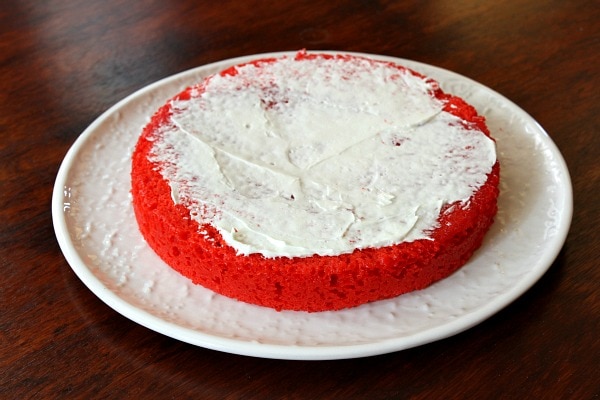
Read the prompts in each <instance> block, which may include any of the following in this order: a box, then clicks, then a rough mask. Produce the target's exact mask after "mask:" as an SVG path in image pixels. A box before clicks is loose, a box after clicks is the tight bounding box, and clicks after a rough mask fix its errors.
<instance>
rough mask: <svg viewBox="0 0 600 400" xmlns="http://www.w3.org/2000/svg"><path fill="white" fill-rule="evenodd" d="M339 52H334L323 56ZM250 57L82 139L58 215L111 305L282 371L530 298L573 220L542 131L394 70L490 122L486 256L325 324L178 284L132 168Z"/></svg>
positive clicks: (451, 78)
mask: <svg viewBox="0 0 600 400" xmlns="http://www.w3.org/2000/svg"><path fill="white" fill-rule="evenodd" d="M329 53H335V52H329ZM283 54H288V55H289V54H294V53H270V54H260V55H255V56H246V57H240V58H235V59H230V60H225V61H221V62H217V63H214V64H209V65H205V66H202V67H199V68H195V69H192V70H189V71H186V72H183V73H180V74H177V75H174V76H172V77H169V78H166V79H163V80H161V81H158V82H156V83H154V84H152V85H150V86H147V87H145V88H143V89H141V90H139V91H137V92H136V93H134V94H132V95H130V96H129V97H127V98H125V99H124V100H122V101H120V102H119V103H117V104H116V105H114V106H113V107H112V108H110V109H109V110H108V111H106V112H105V113H104V114H102V115H101V116H100V117H99V118H98V119H97V120H96V121H94V122H93V123H92V124H91V125H90V126H89V127H88V128H87V129H86V130H85V131H84V132H83V133H82V134H81V136H80V137H79V138H78V139H77V140H76V142H75V143H74V144H73V146H72V147H71V149H70V150H69V152H68V153H67V155H66V157H65V159H64V161H63V163H62V165H61V167H60V170H59V173H58V176H57V178H56V183H55V186H54V192H53V198H52V216H53V222H54V228H55V232H56V236H57V238H58V242H59V244H60V247H61V249H62V251H63V253H64V255H65V258H66V259H67V261H68V263H69V264H70V266H71V267H72V269H73V271H74V272H75V273H76V274H77V276H78V277H79V278H80V279H81V280H82V281H83V283H84V284H85V285H86V286H87V287H88V288H89V289H90V290H91V291H92V292H93V293H94V294H95V295H96V296H98V297H99V298H100V299H101V300H103V301H104V302H105V303H106V304H107V305H108V306H110V307H112V308H113V309H114V310H116V311H117V312H119V313H120V314H122V315H124V316H125V317H127V318H129V319H131V320H133V321H135V322H137V323H139V324H141V325H143V326H145V327H147V328H149V329H152V330H154V331H156V332H160V333H162V334H164V335H167V336H170V337H172V338H175V339H178V340H181V341H184V342H187V343H190V344H193V345H198V346H202V347H205V348H209V349H214V350H219V351H224V352H229V353H235V354H242V355H249V356H256V357H264V358H279V359H302V360H323V359H341V358H353V357H364V356H371V355H377V354H383V353H388V352H393V351H398V350H403V349H407V348H410V347H414V346H418V345H422V344H425V343H429V342H432V341H435V340H439V339H442V338H445V337H448V336H451V335H454V334H457V333H459V332H462V331H464V330H466V329H468V328H470V327H472V326H474V325H476V324H478V323H480V322H481V321H483V320H485V319H486V318H488V317H490V316H491V315H493V314H494V313H496V312H498V311H499V310H501V309H502V308H504V307H505V306H507V305H508V304H509V303H511V302H512V301H513V300H515V299H516V298H517V297H519V296H520V295H521V294H523V293H524V292H525V291H526V290H528V289H529V288H530V287H531V286H532V285H533V284H534V283H535V282H536V281H537V280H538V279H539V278H540V277H541V276H542V275H543V274H544V272H546V270H547V269H548V268H549V267H550V266H551V264H552V262H553V261H554V259H555V258H556V256H557V255H558V252H559V251H560V249H561V248H562V245H563V244H564V241H565V239H566V236H567V233H568V230H569V226H570V223H571V217H572V208H573V204H572V202H573V199H572V189H571V181H570V178H569V172H568V170H567V167H566V165H565V162H564V160H563V158H562V156H561V154H560V152H559V151H558V149H557V148H556V146H555V145H554V143H553V142H552V140H551V139H550V138H549V137H548V135H547V134H546V132H545V131H544V130H543V128H542V127H541V126H540V125H539V124H537V123H536V121H535V120H534V119H533V118H531V117H530V116H529V115H528V114H527V113H526V112H525V111H523V110H522V109H521V108H519V107H518V106H517V105H515V104H514V103H512V102H511V101H509V100H508V99H506V98H505V97H503V96H501V95H500V94H498V93H496V92H494V91H493V90H491V89H489V88H487V87H485V86H483V85H481V84H479V83H477V82H474V81H472V80H470V79H468V78H465V77H463V76H461V75H458V74H456V73H453V72H450V71H447V70H444V69H440V68H437V67H434V66H430V65H426V64H422V63H418V62H415V61H410V60H404V59H398V58H393V57H386V56H379V55H370V54H361V53H347V54H355V55H362V56H368V57H372V58H376V59H382V60H387V61H393V62H396V63H399V64H402V65H404V66H407V67H409V68H412V69H413V70H415V71H418V72H421V73H423V74H425V75H427V76H429V77H432V78H434V79H437V80H438V82H440V85H441V87H442V89H443V90H444V91H446V92H449V93H453V94H455V95H458V96H460V97H462V98H464V99H465V100H466V101H467V102H469V103H471V104H472V105H474V106H475V107H476V108H477V109H478V111H479V113H481V114H483V115H485V117H486V118H487V122H488V126H489V128H490V131H491V132H492V135H493V136H494V138H495V139H496V141H497V149H498V157H499V160H500V164H501V184H500V190H501V193H500V197H499V200H498V206H499V211H498V215H497V218H496V222H495V224H494V225H493V227H492V229H491V230H490V232H489V233H488V234H487V236H486V238H485V241H484V243H483V246H482V247H481V248H480V249H479V251H477V252H476V253H475V255H474V256H473V258H472V259H471V260H470V261H469V262H468V263H467V264H466V265H465V266H464V267H463V268H461V269H460V270H459V271H458V272H456V273H455V274H453V275H452V276H450V277H448V278H446V279H444V280H442V281H440V282H437V283H436V284H434V285H432V286H430V287H429V288H427V289H424V290H421V291H418V292H413V293H409V294H406V295H403V296H399V297H397V298H394V299H390V300H384V301H379V302H374V303H370V304H365V305H363V306H360V307H356V308H352V309H347V310H342V311H335V312H322V313H305V312H292V311H283V312H277V311H274V310H271V309H268V308H263V307H258V306H254V305H249V304H245V303H241V302H238V301H235V300H232V299H229V298H226V297H223V296H220V295H218V294H216V293H214V292H212V291H210V290H207V289H205V288H203V287H201V286H197V285H193V284H192V283H191V282H190V281H188V280H187V279H186V278H184V277H182V276H180V275H179V274H177V273H176V272H174V271H173V270H171V268H169V267H168V266H167V265H166V264H165V263H164V262H162V261H161V260H160V259H159V258H158V257H157V256H156V255H155V254H154V253H153V251H152V250H151V249H150V248H149V247H148V246H147V245H146V243H145V241H144V240H143V238H142V236H141V234H140V233H139V232H138V229H137V224H136V221H135V217H134V215H133V208H132V205H131V198H130V193H129V191H130V181H129V179H130V177H129V172H130V157H131V153H132V150H133V147H134V145H135V143H136V141H137V138H138V136H139V134H140V133H141V128H142V127H143V126H144V125H145V124H146V123H147V121H148V120H149V118H150V116H151V115H152V114H153V113H154V111H155V110H156V109H158V107H160V106H161V105H162V104H164V103H165V102H166V101H167V100H168V99H169V98H170V97H172V96H173V95H175V94H177V93H179V92H180V91H181V90H183V89H184V88H185V87H186V86H189V85H191V84H193V83H196V82H198V81H200V80H202V79H203V77H205V76H207V75H209V74H212V73H216V72H218V71H220V70H222V69H224V68H226V67H228V66H231V65H234V64H239V63H242V62H247V61H250V60H252V59H256V58H262V57H273V56H275V57H276V56H281V55H283Z"/></svg>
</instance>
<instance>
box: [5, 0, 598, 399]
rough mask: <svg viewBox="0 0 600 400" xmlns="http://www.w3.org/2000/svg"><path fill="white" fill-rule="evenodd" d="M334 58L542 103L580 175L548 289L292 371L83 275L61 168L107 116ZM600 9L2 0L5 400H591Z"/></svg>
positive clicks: (243, 0)
mask: <svg viewBox="0 0 600 400" xmlns="http://www.w3.org/2000/svg"><path fill="white" fill-rule="evenodd" d="M301 48H307V49H325V50H343V51H358V52H367V53H375V54H385V55H390V56H396V57H402V58H408V59H413V60H416V61H421V62H425V63H429V64H433V65H437V66H440V67H443V68H446V69H450V70H453V71H455V72H458V73H460V74H463V75H466V76H468V77H470V78H472V79H474V80H476V81H479V82H481V83H483V84H485V85H487V86H489V87H491V88H493V89H494V90H496V91H498V92H500V93H502V94H503V95H505V96H506V97H508V98H509V99H511V100H512V101H514V102H515V103H517V104H518V105H519V106H521V107H522V108H523V109H525V110H526V111H528V112H529V113H530V114H531V115H532V116H533V117H534V118H535V119H536V120H537V121H538V122H539V123H540V124H541V125H542V126H543V127H544V128H545V129H546V130H547V132H548V133H549V135H550V136H551V138H552V139H553V140H554V142H555V143H556V144H557V146H558V147H559V149H560V150H561V152H562V154H563V156H564V158H565V159H566V162H567V164H568V167H569V170H570V173H571V176H572V180H573V189H574V207H575V208H574V215H573V223H572V227H571V231H570V234H569V236H568V238H567V241H566V244H565V245H564V248H563V249H562V251H561V252H560V254H559V256H558V258H557V260H556V261H555V262H554V263H553V265H552V266H551V268H550V269H549V271H548V272H547V273H546V274H545V275H544V276H543V277H542V278H541V280H540V281H539V282H538V283H537V284H536V285H535V286H534V287H533V288H532V289H531V290H529V291H528V292H526V293H525V294H524V295H523V296H522V297H520V298H519V299H518V300H517V301H515V302H514V303H513V304H511V305H510V306H508V307H507V308H506V309H504V310H502V311H501V312H499V313H498V314H496V315H495V316H493V317H491V318H490V319H488V320H486V321H484V322H483V323H481V324H480V325H478V326H476V327H474V328H472V329H470V330H468V331H466V332H463V333H461V334H459V335H456V336H453V337H451V338H448V339H445V340H441V341H438V342H435V343H431V344H428V345H425V346H421V347H418V348H414V349H410V350H405V351H400V352H396V353H392V354H386V355H381V356H375V357H369V358H363V359H350V360H338V361H281V360H269V359H259V358H252V357H245V356H238V355H232V354H227V353H221V352H217V351H213V350H207V349H203V348H200V347H195V346H192V345H188V344H185V343H182V342H179V341H177V340H174V339H170V338H168V337H165V336H163V335H160V334H158V333H155V332H153V331H150V330H148V329H146V328H144V327H142V326H139V325H137V324H135V323H133V322H131V321H129V320H128V319H126V318H124V317H122V316H121V315H119V314H118V313H116V312H115V311H113V310H112V309H110V308H109V307H107V306H106V305H105V304H104V303H103V302H102V301H100V300H99V299H98V298H96V297H95V296H94V295H93V294H92V293H91V292H90V291H89V290H88V289H87V288H86V287H85V286H84V285H83V283H82V282H81V281H80V280H79V279H78V278H77V277H76V276H75V274H74V273H73V271H72V270H71V268H70V267H69V265H68V264H67V262H66V261H65V259H64V257H63V255H62V253H61V251H60V249H59V247H58V244H57V241H56V238H55V236H54V232H53V228H52V219H51V214H50V202H51V192H52V187H53V183H54V179H55V177H56V173H57V171H58V167H59V164H60V162H61V160H62V159H63V157H64V156H65V153H66V152H67V150H68V149H69V147H70V146H71V145H72V144H73V142H74V141H75V140H76V138H77V137H78V135H79V134H80V133H81V132H82V131H83V130H84V129H85V128H86V127H87V126H88V125H89V124H90V123H91V122H92V121H93V120H94V119H95V118H96V117H98V116H99V115H100V114H101V113H102V112H103V111H105V110H106V109H107V108H108V107H110V106H111V105H113V104H114V103H115V102H117V101H118V100H120V99H122V98H123V97H125V96H126V95H128V94H130V93H132V92H134V91H135V90H137V89H139V88H142V87H144V86H145V85H147V84H150V83H152V82H154V81H156V80H158V79H160V78H164V77H167V76H170V75H172V74H174V73H177V72H180V71H184V70H186V69H189V68H192V67H196V66H200V65H203V64H206V63H210V62H213V61H218V60H222V59H227V58H231V57H237V56H242V55H248V54H256V53H263V52H272V51H280V50H298V49H301ZM599 54H600V7H598V5H597V3H595V2H593V1H585V0H579V1H562V0H555V1H542V2H538V1H533V0H532V1H525V0H521V1H519V0H508V1H502V2H491V1H490V2H475V1H441V0H440V1H428V2H417V1H415V2H393V1H344V0H334V1H328V2H325V1H323V2H316V1H315V2H308V1H304V2H297V1H271V2H267V1H263V2H261V1H250V0H237V1H230V0H224V1H219V2H208V1H204V2H197V1H191V0H174V1H164V0H160V1H158V0H157V1H145V2H142V1H125V0H109V1H86V0H78V1H76V0H73V1H65V0H62V1H60V0H51V1H37V0H36V1H34V0H28V1H25V0H21V1H14V2H13V1H7V2H4V3H3V5H2V7H0V96H1V100H0V133H1V135H2V139H1V141H0V155H1V158H2V164H1V167H0V171H1V172H0V185H1V186H0V196H1V201H0V204H1V207H0V213H1V214H0V215H1V216H0V273H1V280H0V301H1V304H0V307H1V308H0V398H5V399H18V398H19V399H20V398H174V399H175V398H176V399H184V398H215V399H238V398H249V399H270V398H291V399H316V398H335V399H350V398H352V399H354V398H368V399H372V400H374V399H388V398H400V399H402V398H406V399H439V398H479V399H487V398H507V399H526V398H532V399H555V398H556V399H591V398H599V396H600V373H599V372H598V366H599V365H600V323H599V318H600V297H599V293H600V268H599V267H600V263H599V261H600V258H599V256H598V247H599V245H600V240H599V235H598V231H599V230H598V226H599V225H600V220H599V218H598V215H599V206H600V201H599V196H598V192H599V190H600V182H599V181H600V166H599V165H600V164H599V163H598V158H599V156H600V146H599V139H598V137H599V133H600V117H599V115H600V107H599V106H600V96H599V94H598V93H599V90H600V58H599Z"/></svg>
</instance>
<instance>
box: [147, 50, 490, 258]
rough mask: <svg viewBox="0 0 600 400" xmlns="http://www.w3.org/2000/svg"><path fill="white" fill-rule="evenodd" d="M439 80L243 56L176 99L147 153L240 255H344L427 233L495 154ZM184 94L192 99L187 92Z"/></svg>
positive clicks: (347, 60)
mask: <svg viewBox="0 0 600 400" xmlns="http://www.w3.org/2000/svg"><path fill="white" fill-rule="evenodd" d="M436 88H437V84H436V83H435V82H433V81H431V80H429V79H426V78H424V77H422V76H419V75H417V74H415V73H413V72H412V71H409V70H407V69H404V68H402V67H397V66H394V65H390V64H389V63H384V62H378V61H374V60H369V59H365V58H360V57H342V58H340V57H296V58H293V57H292V58H288V57H284V58H281V59H277V60H264V61H261V62H255V63H249V64H245V65H242V66H237V67H234V68H232V69H229V70H227V71H224V72H223V73H221V74H216V75H213V76H211V77H209V78H207V79H206V80H205V81H204V82H202V83H200V84H198V85H197V86H195V87H192V88H191V89H189V91H188V93H189V95H190V96H185V97H182V96H180V97H178V98H175V99H173V100H172V101H171V102H170V108H171V116H170V119H169V121H167V122H166V123H164V124H163V125H162V126H161V127H160V128H159V129H158V131H157V132H156V137H155V141H154V144H153V151H152V155H151V161H153V162H156V163H157V164H158V165H159V168H160V172H161V174H162V176H163V177H164V178H165V179H166V180H167V181H168V182H169V184H170V186H171V194H172V198H173V201H174V202H175V203H178V204H183V205H185V206H186V207H188V208H189V209H190V211H191V215H192V218H194V219H196V220H197V221H198V222H199V223H200V224H201V225H203V224H207V223H208V224H211V225H212V226H214V227H215V228H216V229H217V230H218V231H219V232H220V234H221V235H222V236H223V238H224V240H225V241H226V242H227V243H228V244H229V245H230V246H232V247H233V248H235V249H236V251H237V252H238V253H240V254H251V253H260V254H262V255H264V256H266V257H279V256H289V257H292V256H312V255H315V254H318V255H337V254H342V253H349V252H352V251H354V250H355V249H357V248H359V249H360V248H368V247H382V246H389V245H393V244H398V243H401V242H405V241H414V240H417V239H429V236H428V235H429V233H430V232H431V231H432V230H433V229H435V228H436V227H437V225H436V224H437V219H438V217H439V215H440V212H441V210H442V207H443V206H444V205H446V204H453V203H457V202H458V203H463V204H464V203H465V202H467V201H468V199H469V198H470V197H471V196H472V194H473V193H474V192H475V191H476V190H477V189H478V188H479V187H480V186H481V185H483V184H484V183H485V181H486V179H487V174H488V173H489V172H490V171H491V169H492V166H493V165H494V163H495V161H496V152H495V145H494V142H493V140H492V139H490V138H489V137H488V136H486V135H485V134H484V133H483V132H481V131H480V130H478V129H475V128H474V127H472V126H469V125H468V124H465V123H464V121H461V120H460V119H459V118H458V117H456V116H454V115H452V114H450V113H448V112H446V111H444V110H443V108H444V102H443V101H442V100H439V99H438V98H436V97H435V96H434V95H433V92H434V90H435V89H436ZM188 97H189V98H188Z"/></svg>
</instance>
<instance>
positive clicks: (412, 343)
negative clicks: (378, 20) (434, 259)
mask: <svg viewBox="0 0 600 400" xmlns="http://www.w3.org/2000/svg"><path fill="white" fill-rule="evenodd" d="M296 53H297V52H296V51H284V52H269V53H261V54H253V55H245V56H239V57H234V58H229V59H225V60H220V61H216V62H212V63H208V64H205V65H201V66H197V67H194V68H191V69H188V70H185V71H182V72H179V73H176V74H173V75H170V76H167V77H165V78H162V79H159V80H157V81H155V82H153V83H151V84H149V85H146V86H144V87H142V88H140V89H137V90H135V91H134V92H133V93H131V94H129V95H128V96H126V97H124V98H123V99H121V100H120V101H118V102H117V103H115V104H114V105H112V106H111V107H109V108H108V109H107V110H106V111H104V112H103V113H101V114H100V115H99V116H98V117H97V118H96V119H95V120H94V121H93V122H92V123H91V124H90V125H89V126H88V127H87V128H86V129H85V130H84V131H83V132H82V133H81V134H80V135H79V136H78V137H77V139H76V140H75V142H74V143H73V144H72V145H71V147H70V148H69V150H68V151H67V153H66V155H65V157H64V159H63V160H62V162H61V164H60V167H59V170H58V173H57V176H56V180H55V183H54V187H53V192H52V221H53V227H54V232H55V235H56V237H57V240H58V243H59V246H60V249H61V251H62V253H63V255H64V257H65V259H66V261H67V263H68V264H69V266H70V267H71V269H72V270H73V271H74V272H75V274H76V275H77V276H78V278H79V279H80V280H81V281H82V282H83V283H84V285H85V286H87V287H88V289H89V290H91V291H92V293H94V295H96V296H97V297H98V298H99V299H100V300H101V301H103V302H104V303H105V304H106V305H108V306H109V307H110V308H112V309H113V310H114V311H116V312H118V313H119V314H121V315H123V316H125V317H126V318H128V319H130V320H132V321H133V322H135V323H137V324H139V325H142V326H144V327H146V328H148V329H150V330H153V331H155V332H158V333H160V334H163V335H165V336H168V337H171V338H174V339H177V340H180V341H183V342H186V343H189V344H192V345H196V346H200V347H203V348H207V349H212V350H217V351H222V352H227V353H232V354H239V355H245V356H252V357H260V358H271V359H289V360H333V359H347V358H358V357H367V356H374V355H380V354H386V353H390V352H395V351H400V350H405V349H408V348H413V347H416V346H420V345H424V344H427V343H431V342H433V341H438V340H442V339H445V338H447V337H450V336H453V335H456V334H459V333H461V332H463V331H465V330H468V329H470V328H472V327H473V326H475V325H477V324H479V323H482V322H483V321H485V320H486V319H488V318H489V317H491V316H492V315H494V314H496V313H497V312H499V311H500V310H502V309H504V308H506V307H507V306H508V305H509V304H511V303H512V302H513V301H515V300H516V299H517V298H519V297H520V296H522V295H523V294H524V293H525V292H526V291H527V290H529V289H530V288H531V287H532V286H533V285H534V284H535V283H536V282H537V281H538V280H539V279H540V278H541V277H542V276H543V275H544V274H545V273H546V272H547V270H548V269H549V268H550V267H551V266H552V264H553V262H554V260H555V259H556V258H557V257H558V255H559V253H560V251H561V250H562V248H563V246H564V243H565V241H566V238H567V236H568V233H569V230H570V225H571V221H572V216H573V189H572V183H571V179H570V175H569V170H568V168H567V164H566V162H565V160H564V158H563V156H562V154H561V152H560V150H559V149H558V147H557V146H556V144H555V143H554V142H553V141H552V139H551V137H550V136H549V135H548V133H547V132H546V130H545V129H544V128H543V127H542V126H541V125H540V124H539V123H538V122H537V121H536V120H535V119H534V118H533V117H532V116H531V115H530V114H528V113H527V112H526V111H525V110H523V109H522V108H521V107H519V106H518V105H517V104H515V103H514V102H512V101H511V100H509V99H508V98H506V97H505V96H503V95H502V94H500V93H498V92H496V91H495V90H493V89H491V88H489V87H487V86H485V85H483V84H481V83H479V82H477V81H474V80H472V79H471V78H468V77H466V76H463V75H460V74H458V73H456V72H453V71H450V70H446V69H444V68H441V67H437V66H434V65H430V64H426V63H422V62H419V61H414V60H409V59H405V58H399V57H393V56H387V55H377V54H370V53H361V52H349V51H332V50H311V51H310V53H327V54H348V55H355V56H361V57H370V58H375V59H380V60H384V61H392V62H396V63H398V64H401V65H405V64H410V65H409V66H408V67H409V68H411V69H412V68H414V66H417V67H422V68H424V69H428V70H434V71H436V70H437V71H438V72H440V73H443V74H445V75H448V76H450V77H453V78H455V79H459V80H461V81H465V82H468V83H469V84H470V85H475V86H476V87H478V88H482V89H484V90H485V91H487V92H489V93H491V94H493V95H494V96H496V97H498V98H499V99H501V100H502V102H505V103H507V104H509V105H510V106H511V107H514V108H515V109H517V110H519V112H521V114H522V117H524V118H525V119H526V120H527V122H529V123H531V124H533V125H535V126H536V127H537V129H538V133H536V134H541V137H542V139H543V141H544V145H545V146H547V147H548V148H549V149H550V150H551V153H552V156H553V160H554V161H555V162H556V163H557V164H558V168H559V169H560V171H561V172H562V173H563V175H564V176H562V178H563V185H562V186H563V193H564V198H563V202H564V208H563V209H562V210H561V215H562V218H561V224H559V225H558V227H557V234H556V235H555V236H554V237H553V238H552V242H553V244H554V245H553V246H551V247H549V248H548V250H547V251H545V252H544V253H543V256H544V257H542V260H541V261H540V262H538V265H542V264H543V266H542V267H538V268H534V269H530V270H529V271H528V273H527V275H526V276H525V277H524V278H525V279H521V280H519V282H518V284H517V285H515V286H514V287H513V288H512V290H510V291H507V292H504V293H502V294H501V295H499V296H497V297H495V298H494V299H493V300H491V301H488V302H486V303H485V305H483V306H481V307H479V308H477V309H476V310H472V311H470V312H469V313H467V314H465V315H463V316H461V318H457V319H454V320H451V321H447V322H446V323H444V324H441V325H439V326H435V327H433V328H429V329H427V330H425V331H417V332H414V333H411V334H409V335H406V336H402V337H401V338H400V340H398V339H397V338H396V339H383V340H379V341H374V342H368V343H360V344H349V345H335V346H330V345H283V344H273V343H260V342H258V341H247V340H237V339H234V338H227V337H223V336H217V335H212V334H209V333H206V332H202V331H198V330H194V329H192V328H188V327H184V326H181V325H177V324H175V323H173V322H169V321H166V320H164V319H162V318H160V317H158V316H156V315H153V314H151V313H149V312H147V311H145V310H143V309H141V308H139V307H137V306H136V305H135V304H132V303H130V302H128V301H126V300H125V299H123V298H121V297H119V295H118V294H116V293H115V292H113V291H112V290H110V289H109V288H108V287H106V286H105V285H104V284H103V283H102V282H101V280H100V279H99V278H98V277H97V276H96V275H95V274H94V273H93V272H92V271H91V270H90V268H89V267H88V266H87V265H86V263H85V262H84V260H83V259H82V258H81V256H80V254H79V253H78V251H77V249H76V248H75V246H74V245H73V243H72V239H71V237H70V232H69V228H68V226H67V219H66V215H67V214H66V213H65V212H64V207H65V204H64V197H63V194H64V193H63V191H64V188H65V186H66V183H67V180H68V174H69V171H70V170H71V168H72V165H73V163H74V161H75V159H76V156H77V154H78V153H79V151H81V149H82V148H83V146H84V145H85V143H86V141H87V140H88V139H89V138H90V137H91V136H93V133H94V131H95V130H96V129H97V127H98V126H100V125H101V124H102V123H103V122H104V121H105V120H107V119H108V118H109V117H110V116H112V115H113V113H114V112H115V111H116V110H119V109H120V108H122V107H123V106H124V105H126V104H127V103H129V102H131V101H133V100H134V99H136V98H138V97H142V96H144V95H145V94H146V93H149V92H152V91H153V90H154V89H156V88H158V87H161V86H163V85H165V84H168V83H170V82H175V81H177V80H179V79H185V78H186V77H188V76H190V77H191V76H192V75H194V74H195V73H198V71H200V70H205V69H223V68H224V67H227V66H230V65H235V64H239V63H241V62H247V61H249V60H252V59H257V58H265V57H280V56H284V55H286V56H290V55H294V54H296ZM190 84H191V83H190ZM166 100H167V99H165V101H166Z"/></svg>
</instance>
